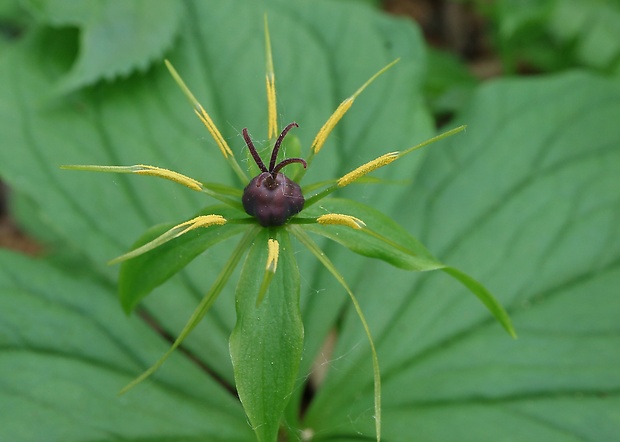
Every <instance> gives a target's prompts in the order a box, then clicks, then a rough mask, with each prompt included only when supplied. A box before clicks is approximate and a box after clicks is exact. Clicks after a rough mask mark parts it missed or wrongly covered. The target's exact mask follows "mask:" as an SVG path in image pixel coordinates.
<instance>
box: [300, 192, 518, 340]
mask: <svg viewBox="0 0 620 442" xmlns="http://www.w3.org/2000/svg"><path fill="white" fill-rule="evenodd" d="M326 212H327V213H339V214H345V215H352V216H355V217H356V218H359V219H360V220H362V221H363V222H364V223H366V228H363V229H360V230H356V229H352V228H350V227H344V226H335V225H320V224H307V225H304V229H305V230H307V231H310V232H313V233H316V234H319V235H322V236H325V237H327V238H329V239H332V240H334V241H336V242H338V243H340V244H342V245H343V246H345V247H347V248H348V249H349V250H351V251H353V252H355V253H359V254H360V255H364V256H368V257H371V258H377V259H381V260H383V261H386V262H388V263H390V264H392V265H394V266H395V267H399V268H402V269H405V270H412V271H429V270H443V271H444V272H446V273H447V274H448V275H450V276H452V277H453V278H454V279H456V280H457V281H459V282H460V283H461V284H463V285H464V286H465V287H466V288H467V289H468V290H469V291H470V292H472V293H473V294H474V295H475V296H476V297H477V298H478V299H479V300H480V301H481V302H482V303H483V304H484V305H485V307H486V308H487V309H488V310H489V312H491V314H492V315H493V316H494V317H495V319H497V321H498V322H499V323H500V324H501V325H502V327H504V329H505V330H506V331H507V332H508V333H509V334H510V336H512V337H513V338H514V337H516V333H515V330H514V328H513V326H512V322H511V321H510V317H509V316H508V313H507V312H506V310H505V309H504V308H503V307H502V305H501V304H500V303H499V301H498V300H497V299H496V298H495V297H494V296H493V294H492V293H491V292H489V291H488V290H487V289H486V288H485V287H484V286H483V285H482V284H480V283H479V282H478V281H476V280H475V279H474V278H472V277H471V276H469V275H467V274H465V273H463V272H462V271H460V270H458V269H456V268H454V267H450V266H446V265H445V264H442V263H441V262H440V261H438V260H437V259H435V258H434V257H433V255H431V253H430V252H429V251H428V250H427V249H426V247H424V246H423V245H422V243H420V242H419V241H418V240H417V239H416V238H414V237H413V236H411V235H410V234H409V233H408V232H407V231H406V230H405V229H403V228H402V227H400V226H399V225H398V224H397V223H396V222H394V221H392V219H390V218H389V217H387V216H385V215H383V214H382V213H381V212H379V211H377V210H375V209H373V208H372V207H369V206H366V205H364V204H360V203H358V202H355V201H351V200H348V199H339V198H329V199H325V200H323V201H322V202H321V205H320V212H319V210H317V209H315V208H314V207H313V208H310V209H309V210H307V211H304V212H303V213H304V215H305V214H307V213H309V214H313V213H315V214H317V215H323V214H325V213H326Z"/></svg>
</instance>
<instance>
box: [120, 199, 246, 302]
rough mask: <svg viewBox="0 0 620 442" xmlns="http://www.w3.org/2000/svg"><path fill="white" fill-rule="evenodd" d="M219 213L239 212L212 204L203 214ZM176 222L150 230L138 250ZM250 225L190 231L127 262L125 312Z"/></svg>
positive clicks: (122, 279) (124, 270) (122, 293)
mask: <svg viewBox="0 0 620 442" xmlns="http://www.w3.org/2000/svg"><path fill="white" fill-rule="evenodd" d="M210 214H219V215H222V216H224V217H225V218H227V219H230V218H232V217H234V216H238V214H239V212H238V211H236V210H233V209H230V208H228V207H226V206H209V207H207V208H205V209H203V210H202V211H200V212H199V213H198V214H197V215H196V216H199V215H210ZM174 225H175V224H161V225H159V226H155V227H152V228H150V229H149V230H147V231H146V233H144V234H143V235H142V236H141V237H140V238H139V239H138V240H137V241H136V242H135V243H134V245H133V246H132V249H135V248H137V247H139V246H141V245H143V244H146V243H148V242H149V241H151V240H153V239H155V238H157V237H158V236H160V235H161V234H163V233H164V232H166V231H167V230H169V229H170V228H171V227H173V226H174ZM247 228H248V226H247V225H242V224H225V225H223V226H211V227H208V228H200V229H196V230H193V231H190V232H188V233H186V234H184V235H182V236H180V237H178V238H175V239H173V240H171V241H169V242H167V243H165V244H163V245H161V246H159V247H157V248H156V249H154V250H151V251H150V252H147V253H145V254H143V255H139V256H137V257H135V258H132V259H129V260H127V261H124V262H123V263H122V265H121V270H120V273H119V280H118V293H119V297H120V300H121V305H122V306H123V309H124V310H125V312H127V313H130V312H131V311H132V310H133V309H134V308H135V307H136V306H137V305H138V303H139V302H140V301H141V300H142V299H143V298H144V297H145V296H147V295H148V294H149V293H151V292H152V291H153V290H154V289H155V288H156V287H158V286H160V285H161V284H163V283H164V282H166V281H167V280H168V279H169V278H170V277H172V276H173V275H175V274H176V273H178V272H180V271H181V270H182V269H183V268H184V267H185V266H186V265H187V264H189V263H190V262H191V261H193V260H194V259H195V258H196V257H197V256H198V255H200V254H201V253H203V252H204V251H205V250H207V249H209V248H210V247H212V246H213V245H215V244H217V243H219V242H221V241H224V240H227V239H228V238H230V237H232V236H235V235H237V234H239V233H241V232H242V231H243V230H245V229H247Z"/></svg>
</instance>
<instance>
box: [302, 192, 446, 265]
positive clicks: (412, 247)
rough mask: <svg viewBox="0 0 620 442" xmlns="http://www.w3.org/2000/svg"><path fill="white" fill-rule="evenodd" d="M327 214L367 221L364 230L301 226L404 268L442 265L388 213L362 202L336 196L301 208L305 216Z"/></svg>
mask: <svg viewBox="0 0 620 442" xmlns="http://www.w3.org/2000/svg"><path fill="white" fill-rule="evenodd" d="M326 213H337V214H344V215H351V216H354V217H356V218H359V219H360V220H362V221H363V222H364V223H365V224H366V227H367V228H366V229H360V230H356V229H352V228H350V227H343V226H330V225H319V224H307V225H304V227H303V228H304V229H305V230H308V231H310V232H313V233H316V234H318V235H323V236H325V237H327V238H329V239H331V240H333V241H336V242H338V243H340V244H342V245H343V246H345V247H347V248H348V249H349V250H351V251H353V252H355V253H359V254H360V255H364V256H368V257H370V258H376V259H381V260H383V261H386V262H389V263H390V264H392V265H394V266H396V267H400V268H403V269H406V270H415V271H427V270H436V269H441V268H443V267H445V266H444V264H442V263H441V262H439V261H437V260H436V259H435V258H434V257H433V255H431V253H430V252H429V251H428V250H427V249H426V247H424V246H423V245H422V243H420V242H419V241H418V240H417V239H415V238H414V237H413V236H411V234H409V233H408V232H407V231H406V230H405V229H403V228H402V227H401V226H400V225H398V224H397V223H396V222H394V221H393V220H392V219H391V218H390V217H388V216H387V215H384V214H382V213H381V212H379V211H377V210H375V209H373V208H372V207H369V206H366V205H364V204H361V203H358V202H355V201H352V200H348V199H339V198H328V199H325V200H322V201H321V203H320V207H316V208H315V207H312V208H311V209H309V210H308V211H304V212H303V214H304V215H315V216H320V215H324V214H326Z"/></svg>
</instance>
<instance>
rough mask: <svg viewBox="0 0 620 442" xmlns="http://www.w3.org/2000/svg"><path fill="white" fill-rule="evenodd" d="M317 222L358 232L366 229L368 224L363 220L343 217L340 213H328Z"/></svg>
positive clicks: (349, 216) (348, 216) (347, 216)
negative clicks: (349, 228)
mask: <svg viewBox="0 0 620 442" xmlns="http://www.w3.org/2000/svg"><path fill="white" fill-rule="evenodd" d="M316 222H317V223H319V224H332V225H339V226H346V227H351V228H352V229H356V230H360V229H363V228H364V227H366V224H365V223H364V221H362V220H361V219H359V218H356V217H354V216H351V215H342V214H340V213H328V214H326V215H321V216H319V217H318V218H317V219H316Z"/></svg>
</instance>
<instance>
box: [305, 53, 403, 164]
mask: <svg viewBox="0 0 620 442" xmlns="http://www.w3.org/2000/svg"><path fill="white" fill-rule="evenodd" d="M399 60H400V59H396V60H394V61H393V62H391V63H390V64H388V65H387V66H385V67H383V68H382V69H381V70H379V71H378V72H377V73H376V74H374V75H373V76H372V77H370V78H369V79H368V80H367V81H366V83H364V84H363V85H362V86H361V87H360V88H359V89H358V90H357V91H355V93H354V94H353V95H351V96H350V97H349V98H347V99H345V100H344V101H343V102H342V103H340V105H339V106H338V108H337V109H336V111H335V112H334V113H333V114H332V115H331V116H330V117H329V118H328V119H327V121H326V122H325V124H324V125H323V127H322V128H321V129H320V130H319V133H318V134H317V135H316V137H315V138H314V141H313V142H312V145H311V146H310V149H311V151H312V153H313V154H317V153H319V151H320V150H321V148H322V147H323V144H325V140H327V137H328V136H329V134H330V133H331V131H332V130H333V129H334V127H336V124H338V122H339V121H340V119H341V118H342V117H343V116H344V114H346V113H347V111H348V110H349V108H350V107H351V106H352V105H353V102H354V101H355V99H356V98H357V96H358V95H359V94H361V93H362V91H363V90H364V89H366V88H367V87H368V85H370V83H372V82H373V81H375V80H376V79H377V77H379V76H380V75H381V74H383V73H384V72H385V71H387V70H388V69H389V68H391V67H392V66H394V65H395V64H396V63H398V61H399Z"/></svg>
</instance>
